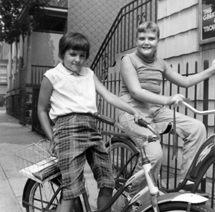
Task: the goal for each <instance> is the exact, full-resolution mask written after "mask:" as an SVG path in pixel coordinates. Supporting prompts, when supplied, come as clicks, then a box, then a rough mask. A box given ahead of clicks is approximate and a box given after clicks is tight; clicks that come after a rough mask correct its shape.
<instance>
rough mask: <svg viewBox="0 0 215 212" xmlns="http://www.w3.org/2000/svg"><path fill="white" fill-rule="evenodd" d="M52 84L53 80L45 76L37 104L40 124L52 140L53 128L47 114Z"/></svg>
mask: <svg viewBox="0 0 215 212" xmlns="http://www.w3.org/2000/svg"><path fill="white" fill-rule="evenodd" d="M52 90H53V87H52V84H51V82H50V81H49V80H48V79H47V78H46V77H44V78H43V80H42V83H41V87H40V93H39V99H38V105H37V114H38V118H39V120H40V124H41V126H42V128H43V130H44V132H45V134H46V136H47V137H48V139H49V140H50V141H52V139H53V138H52V136H53V135H52V134H53V133H52V129H51V125H50V121H49V117H48V114H47V108H48V105H49V100H50V96H51V94H52Z"/></svg>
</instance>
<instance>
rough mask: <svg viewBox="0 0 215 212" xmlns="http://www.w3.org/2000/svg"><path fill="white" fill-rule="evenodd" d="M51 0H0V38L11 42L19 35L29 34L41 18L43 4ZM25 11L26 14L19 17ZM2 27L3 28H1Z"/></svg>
mask: <svg viewBox="0 0 215 212" xmlns="http://www.w3.org/2000/svg"><path fill="white" fill-rule="evenodd" d="M50 2H51V0H0V15H1V20H2V23H3V25H4V27H1V28H2V30H1V32H0V40H2V41H5V42H6V43H9V44H11V43H13V42H14V41H16V40H17V39H19V36H20V35H23V36H26V35H30V34H31V31H32V29H33V28H34V27H35V26H36V24H37V22H38V19H40V18H42V16H43V14H44V10H43V9H42V8H43V7H44V6H47V5H48V4H49V3H50ZM23 10H26V11H27V15H26V16H25V17H24V18H23V19H20V18H19V15H20V14H21V13H22V12H23ZM3 28H4V29H3Z"/></svg>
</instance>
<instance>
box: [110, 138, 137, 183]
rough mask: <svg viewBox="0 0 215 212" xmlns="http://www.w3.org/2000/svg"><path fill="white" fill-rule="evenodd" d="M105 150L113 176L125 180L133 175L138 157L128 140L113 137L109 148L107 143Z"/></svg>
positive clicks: (133, 146)
mask: <svg viewBox="0 0 215 212" xmlns="http://www.w3.org/2000/svg"><path fill="white" fill-rule="evenodd" d="M107 148H109V154H110V156H111V165H112V172H113V176H114V177H115V178H116V177H117V176H118V177H117V178H122V179H125V180H127V179H128V178H129V177H131V175H132V174H133V171H134V169H135V166H136V164H137V160H138V157H139V152H138V151H137V149H136V147H135V145H134V144H133V143H132V141H130V140H128V139H125V138H120V137H113V138H112V139H111V146H110V145H109V143H108V145H107ZM119 175H120V176H119Z"/></svg>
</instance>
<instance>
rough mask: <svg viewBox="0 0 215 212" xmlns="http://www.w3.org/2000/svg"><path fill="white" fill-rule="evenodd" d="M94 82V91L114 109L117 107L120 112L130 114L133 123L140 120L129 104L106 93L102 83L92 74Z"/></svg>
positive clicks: (108, 92)
mask: <svg viewBox="0 0 215 212" xmlns="http://www.w3.org/2000/svg"><path fill="white" fill-rule="evenodd" d="M94 81H95V87H96V91H97V92H98V93H99V94H100V95H101V96H102V97H103V98H104V99H105V100H106V101H107V102H108V103H109V104H111V105H113V106H114V107H117V108H119V109H121V110H124V111H126V112H127V113H130V114H132V115H134V120H135V122H137V121H138V119H140V118H141V116H140V114H139V112H138V111H137V110H135V109H134V108H133V107H131V106H130V105H129V104H127V103H126V102H124V101H123V100H121V99H120V98H119V97H118V96H116V95H114V94H113V93H111V92H110V91H108V90H107V89H106V88H105V87H104V86H103V85H102V83H101V82H100V81H99V80H98V78H97V77H96V75H95V74H94Z"/></svg>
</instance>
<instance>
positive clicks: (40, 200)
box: [26, 178, 61, 212]
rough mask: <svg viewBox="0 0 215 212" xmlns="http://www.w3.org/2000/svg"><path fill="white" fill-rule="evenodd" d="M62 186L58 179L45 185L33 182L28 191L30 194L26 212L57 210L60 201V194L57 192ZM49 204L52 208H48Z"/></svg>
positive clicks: (28, 194)
mask: <svg viewBox="0 0 215 212" xmlns="http://www.w3.org/2000/svg"><path fill="white" fill-rule="evenodd" d="M60 185H61V182H60V179H58V178H55V179H53V180H51V181H47V182H45V183H44V184H41V183H38V182H36V181H31V182H30V183H29V185H28V187H27V189H26V191H27V192H28V193H27V194H26V195H27V196H28V202H27V206H26V211H27V212H39V211H40V212H41V211H43V210H44V209H49V210H51V209H56V208H57V205H58V203H59V200H60V192H58V193H56V192H57V190H58V188H59V187H60ZM55 195H56V196H55ZM48 204H50V207H48V208H47V206H48Z"/></svg>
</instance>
